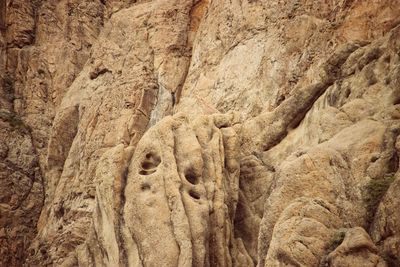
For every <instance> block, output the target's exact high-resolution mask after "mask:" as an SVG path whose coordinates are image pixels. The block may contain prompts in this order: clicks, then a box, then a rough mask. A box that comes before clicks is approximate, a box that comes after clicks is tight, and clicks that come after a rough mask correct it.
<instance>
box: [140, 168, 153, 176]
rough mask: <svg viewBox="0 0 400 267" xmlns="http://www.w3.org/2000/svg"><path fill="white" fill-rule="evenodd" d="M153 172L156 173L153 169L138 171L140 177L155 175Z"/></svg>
mask: <svg viewBox="0 0 400 267" xmlns="http://www.w3.org/2000/svg"><path fill="white" fill-rule="evenodd" d="M155 172H156V170H155V169H153V170H141V171H139V174H140V175H150V174H152V173H155Z"/></svg>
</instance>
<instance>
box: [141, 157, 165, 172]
mask: <svg viewBox="0 0 400 267" xmlns="http://www.w3.org/2000/svg"><path fill="white" fill-rule="evenodd" d="M160 162H161V159H160V157H159V156H157V155H155V154H153V153H147V154H146V155H145V158H144V159H143V161H142V163H141V168H142V170H140V171H139V174H141V175H150V174H152V173H155V172H156V168H157V166H158V165H160Z"/></svg>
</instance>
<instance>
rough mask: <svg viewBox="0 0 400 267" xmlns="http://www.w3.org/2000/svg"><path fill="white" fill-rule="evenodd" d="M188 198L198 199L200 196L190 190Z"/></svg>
mask: <svg viewBox="0 0 400 267" xmlns="http://www.w3.org/2000/svg"><path fill="white" fill-rule="evenodd" d="M189 196H191V197H192V198H194V199H200V194H199V193H197V192H196V191H194V190H190V191H189Z"/></svg>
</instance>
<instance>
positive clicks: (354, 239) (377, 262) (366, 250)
mask: <svg viewBox="0 0 400 267" xmlns="http://www.w3.org/2000/svg"><path fill="white" fill-rule="evenodd" d="M327 262H328V266H343V267H347V266H348V267H350V266H377V267H385V266H388V265H387V264H386V262H385V261H384V260H383V259H382V258H381V257H380V256H379V255H378V250H377V248H376V247H375V245H374V243H372V241H371V238H370V237H369V235H368V234H367V233H366V232H365V230H364V229H363V228H361V227H356V228H352V229H348V230H346V231H345V234H344V239H343V241H342V242H341V244H340V245H339V246H338V247H337V248H336V249H335V250H334V251H333V252H331V253H329V255H328V257H327Z"/></svg>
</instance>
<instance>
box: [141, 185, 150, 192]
mask: <svg viewBox="0 0 400 267" xmlns="http://www.w3.org/2000/svg"><path fill="white" fill-rule="evenodd" d="M150 188H151V187H150V185H149V184H148V183H143V184H142V185H141V186H140V189H141V190H142V191H147V190H150Z"/></svg>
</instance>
